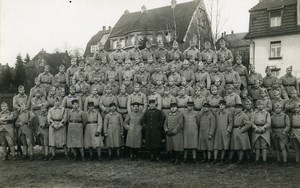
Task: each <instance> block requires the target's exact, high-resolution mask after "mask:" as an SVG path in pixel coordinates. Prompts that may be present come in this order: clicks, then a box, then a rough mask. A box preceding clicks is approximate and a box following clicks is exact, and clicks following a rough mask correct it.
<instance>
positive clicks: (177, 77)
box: [168, 72, 181, 86]
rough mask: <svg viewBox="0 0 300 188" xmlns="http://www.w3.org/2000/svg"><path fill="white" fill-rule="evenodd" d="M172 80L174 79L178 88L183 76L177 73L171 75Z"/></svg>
mask: <svg viewBox="0 0 300 188" xmlns="http://www.w3.org/2000/svg"><path fill="white" fill-rule="evenodd" d="M170 79H173V81H174V84H175V85H177V86H179V85H180V81H181V76H180V74H179V73H177V72H173V73H170V74H169V77H168V80H170Z"/></svg>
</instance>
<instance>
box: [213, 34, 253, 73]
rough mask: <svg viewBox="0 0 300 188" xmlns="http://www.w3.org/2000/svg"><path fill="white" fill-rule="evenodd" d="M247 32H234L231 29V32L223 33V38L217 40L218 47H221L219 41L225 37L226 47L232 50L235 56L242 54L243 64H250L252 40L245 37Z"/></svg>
mask: <svg viewBox="0 0 300 188" xmlns="http://www.w3.org/2000/svg"><path fill="white" fill-rule="evenodd" d="M246 35H247V33H234V31H231V33H230V34H226V32H224V33H222V36H221V38H220V39H219V40H218V41H217V43H216V45H217V49H219V48H220V46H219V41H220V40H221V39H224V40H225V41H226V47H227V48H228V49H229V50H231V52H232V54H233V56H234V57H236V56H237V55H241V56H242V57H243V64H244V65H245V66H246V67H248V66H249V56H250V41H248V40H246V39H245V36H246Z"/></svg>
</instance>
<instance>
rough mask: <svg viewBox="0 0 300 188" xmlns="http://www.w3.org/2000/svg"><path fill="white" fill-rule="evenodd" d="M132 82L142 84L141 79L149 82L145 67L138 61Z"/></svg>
mask: <svg viewBox="0 0 300 188" xmlns="http://www.w3.org/2000/svg"><path fill="white" fill-rule="evenodd" d="M133 81H134V83H138V84H142V81H146V82H147V83H149V81H150V74H149V72H147V71H146V67H145V64H144V63H140V65H139V70H138V72H136V73H135V74H134V75H133Z"/></svg>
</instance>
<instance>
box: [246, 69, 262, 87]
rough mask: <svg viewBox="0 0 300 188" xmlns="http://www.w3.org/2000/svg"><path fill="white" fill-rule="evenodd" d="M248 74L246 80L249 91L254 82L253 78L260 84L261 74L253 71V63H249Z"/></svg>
mask: <svg viewBox="0 0 300 188" xmlns="http://www.w3.org/2000/svg"><path fill="white" fill-rule="evenodd" d="M249 72H250V73H249V75H248V82H247V86H248V88H247V89H248V91H249V92H250V90H251V89H252V87H253V86H254V84H255V80H258V81H259V84H262V79H263V78H262V75H261V74H260V73H257V72H255V67H254V65H253V64H250V65H249Z"/></svg>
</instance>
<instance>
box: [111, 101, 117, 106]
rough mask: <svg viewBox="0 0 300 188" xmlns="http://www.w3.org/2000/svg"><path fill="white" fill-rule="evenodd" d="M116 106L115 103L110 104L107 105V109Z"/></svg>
mask: <svg viewBox="0 0 300 188" xmlns="http://www.w3.org/2000/svg"><path fill="white" fill-rule="evenodd" d="M113 106H117V105H116V103H114V102H112V103H110V104H109V107H113Z"/></svg>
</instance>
